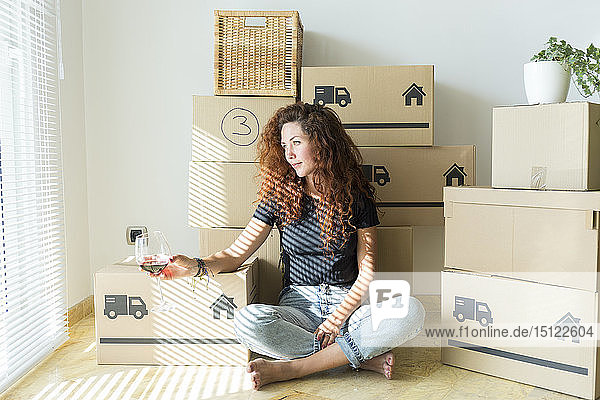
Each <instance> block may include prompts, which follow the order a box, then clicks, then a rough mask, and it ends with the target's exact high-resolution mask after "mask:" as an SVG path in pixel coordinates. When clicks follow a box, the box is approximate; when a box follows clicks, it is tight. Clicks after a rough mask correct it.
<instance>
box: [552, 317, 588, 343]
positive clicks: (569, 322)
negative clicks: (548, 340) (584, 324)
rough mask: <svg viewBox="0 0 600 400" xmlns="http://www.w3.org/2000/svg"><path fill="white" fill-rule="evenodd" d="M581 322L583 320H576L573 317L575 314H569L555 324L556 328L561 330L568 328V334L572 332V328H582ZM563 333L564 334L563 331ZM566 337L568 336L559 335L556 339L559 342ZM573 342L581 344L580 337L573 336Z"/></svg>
mask: <svg viewBox="0 0 600 400" xmlns="http://www.w3.org/2000/svg"><path fill="white" fill-rule="evenodd" d="M579 321H581V318H575V317H574V316H573V314H571V313H570V312H568V313H566V314H565V315H564V316H563V317H562V318H561V319H559V320H558V321H556V322H555V323H554V326H559V327H561V328H562V327H567V328H566V330H567V332H570V329H571V327H573V326H575V327H579V326H580V324H579ZM578 331H579V330H578ZM561 333H562V330H561ZM565 336H568V334H567V335H559V336H556V338H557V339H558V340H565ZM571 341H572V342H573V343H579V337H578V336H577V335H573V336H571Z"/></svg>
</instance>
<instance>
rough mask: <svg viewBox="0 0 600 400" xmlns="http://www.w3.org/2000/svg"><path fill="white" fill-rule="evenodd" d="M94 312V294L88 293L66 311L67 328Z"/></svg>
mask: <svg viewBox="0 0 600 400" xmlns="http://www.w3.org/2000/svg"><path fill="white" fill-rule="evenodd" d="M93 312H94V295H90V296H88V297H86V298H85V299H83V300H81V301H80V302H79V303H77V304H75V305H74V306H73V307H71V308H69V310H68V311H67V321H68V326H69V328H70V327H72V326H73V325H75V324H76V323H78V322H79V321H81V320H82V319H84V318H85V317H87V316H88V315H90V314H92V313H93Z"/></svg>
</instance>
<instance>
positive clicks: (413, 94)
mask: <svg viewBox="0 0 600 400" xmlns="http://www.w3.org/2000/svg"><path fill="white" fill-rule="evenodd" d="M413 84H415V86H413ZM316 87H321V89H319V91H321V93H324V94H323V95H320V94H315V89H316ZM325 87H326V88H325ZM336 88H345V92H339V94H340V95H339V96H337V99H336V96H335V91H336ZM301 93H302V101H304V102H306V103H311V104H315V103H317V102H318V101H319V99H324V98H327V99H326V100H325V102H326V104H325V105H327V106H328V107H331V108H332V109H333V110H335V112H336V113H338V115H339V116H340V119H341V120H342V123H343V124H344V125H345V127H346V130H347V131H348V133H349V134H350V136H351V137H352V139H353V140H354V142H355V143H356V144H357V145H359V146H371V145H373V146H393V145H396V146H401V145H406V146H420V145H421V146H431V145H433V104H434V95H433V93H434V77H433V65H402V66H365V67H304V68H302V92H301ZM331 93H333V95H331ZM405 93H406V95H405ZM348 96H349V97H350V102H349V104H347V105H345V106H344V107H342V106H340V104H339V103H340V100H342V99H346V98H347V97H348ZM332 97H333V99H332ZM407 97H408V100H407ZM330 100H331V101H332V102H331V103H330V102H329V101H330ZM407 101H408V104H407ZM418 103H420V104H418ZM342 104H344V103H343V102H342Z"/></svg>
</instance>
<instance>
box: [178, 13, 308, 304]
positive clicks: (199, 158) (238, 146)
mask: <svg viewBox="0 0 600 400" xmlns="http://www.w3.org/2000/svg"><path fill="white" fill-rule="evenodd" d="M302 32H303V27H302V23H301V21H300V16H299V14H298V12H296V11H223V10H215V71H214V72H215V91H214V93H215V96H193V103H194V111H193V125H192V159H191V162H190V167H189V205H188V216H189V218H188V220H189V225H190V226H192V227H196V228H200V229H199V240H200V252H201V254H202V255H208V254H212V253H214V252H217V251H220V250H223V249H225V248H227V247H228V246H229V245H231V244H232V243H233V242H234V241H235V239H236V238H237V237H238V236H239V234H240V233H242V231H243V228H244V227H245V226H246V225H247V224H248V222H249V221H250V219H251V217H252V215H253V213H254V210H255V208H256V199H257V193H258V189H259V183H260V182H259V177H258V175H259V169H258V166H257V163H256V162H255V161H256V158H257V143H258V138H259V135H260V133H261V132H262V131H263V129H264V127H265V125H266V123H267V122H268V121H269V119H270V118H271V117H272V116H273V114H274V113H275V111H276V110H277V109H279V108H280V107H283V106H286V105H289V104H293V103H295V102H296V98H297V97H298V95H299V93H298V91H299V80H300V78H299V77H300V73H301V60H302ZM281 40H283V43H284V44H283V45H282V42H281ZM279 252H280V250H279V232H278V231H277V230H276V229H273V230H272V231H271V233H270V235H269V236H268V238H267V240H266V242H265V243H264V244H263V245H262V246H261V248H260V249H259V250H258V251H257V253H256V255H257V256H258V258H259V273H258V287H259V297H258V301H260V302H262V303H271V304H274V303H276V302H277V297H278V294H279V292H280V290H281V284H282V279H281V272H280V271H279V270H278V261H279Z"/></svg>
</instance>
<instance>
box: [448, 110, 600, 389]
mask: <svg viewBox="0 0 600 400" xmlns="http://www.w3.org/2000/svg"><path fill="white" fill-rule="evenodd" d="M599 124H600V105H598V104H592V103H584V102H581V103H561V104H549V105H536V106H516V107H498V108H494V110H493V144H492V186H493V187H494V188H475V187H473V188H446V189H445V191H444V203H445V204H444V213H445V218H446V236H445V237H446V246H445V265H446V268H447V269H446V270H445V271H444V272H442V323H443V326H444V327H445V328H449V329H454V330H455V332H454V335H451V337H450V338H448V339H447V346H445V347H444V348H443V351H442V358H443V361H444V362H445V363H447V364H451V365H455V366H459V367H463V368H468V369H472V370H475V371H480V372H484V373H488V374H491V375H496V376H500V377H503V378H508V379H513V380H516V381H520V382H524V383H528V384H532V385H536V386H541V387H544V388H547V389H552V390H556V391H560V392H564V393H568V394H571V395H575V396H580V397H584V398H588V399H595V398H597V397H598V395H600V391H599V386H600V382H599V379H600V374H599V371H598V367H599V364H598V362H599V361H600V359H599V356H600V354H599V353H598V347H597V340H596V336H595V335H596V329H597V323H598V321H599V314H598V313H599V311H600V310H599V308H598V290H599V286H598V283H599V281H598V271H599V266H600V259H599V257H600V251H599V250H600V237H599V235H598V225H599V210H600V192H598V191H594V190H598V189H600V168H599V165H598V163H599V162H600V125H599ZM532 189H536V190H532ZM539 189H551V190H539ZM495 328H498V329H495ZM502 329H506V331H504V332H502ZM467 332H469V333H467Z"/></svg>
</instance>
